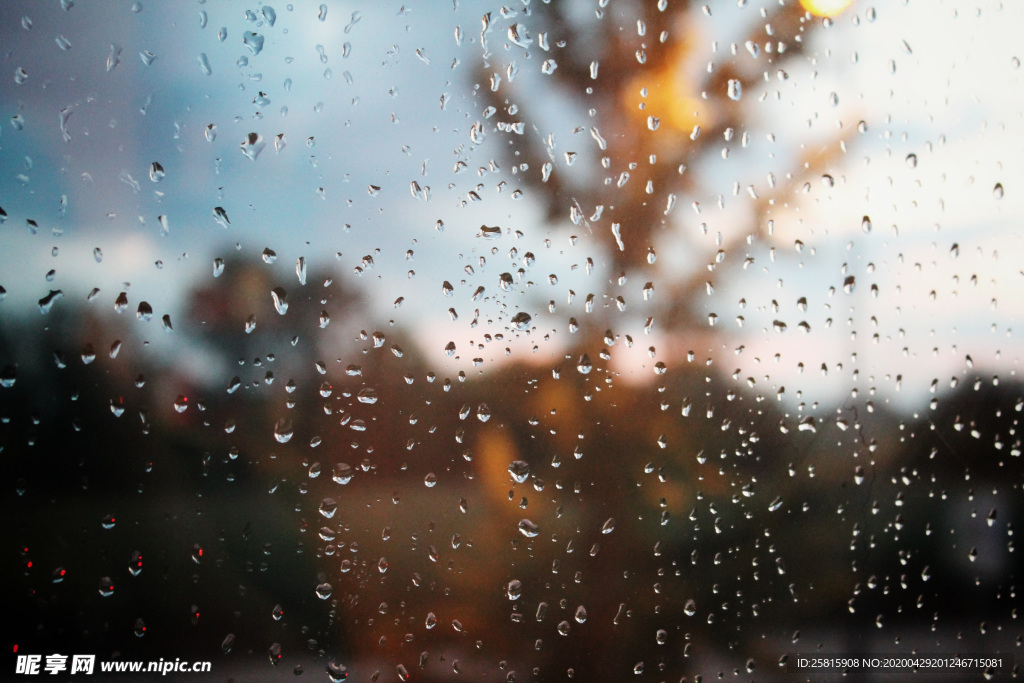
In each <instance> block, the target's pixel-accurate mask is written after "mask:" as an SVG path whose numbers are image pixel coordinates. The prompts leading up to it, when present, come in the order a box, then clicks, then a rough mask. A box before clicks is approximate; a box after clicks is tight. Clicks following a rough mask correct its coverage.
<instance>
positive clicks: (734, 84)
mask: <svg viewBox="0 0 1024 683" xmlns="http://www.w3.org/2000/svg"><path fill="white" fill-rule="evenodd" d="M726 92H727V93H728V95H729V99H730V100H736V101H738V100H739V99H740V98H741V97H743V84H742V83H740V81H739V79H736V78H730V79H729V84H728V86H727V88H726Z"/></svg>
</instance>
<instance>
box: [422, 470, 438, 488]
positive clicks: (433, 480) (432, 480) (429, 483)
mask: <svg viewBox="0 0 1024 683" xmlns="http://www.w3.org/2000/svg"><path fill="white" fill-rule="evenodd" d="M423 484H424V485H425V486H426V487H427V488H428V489H432V488H434V487H435V486H437V475H436V474H434V473H433V472H428V473H427V476H425V477H423Z"/></svg>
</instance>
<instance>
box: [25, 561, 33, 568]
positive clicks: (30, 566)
mask: <svg viewBox="0 0 1024 683" xmlns="http://www.w3.org/2000/svg"><path fill="white" fill-rule="evenodd" d="M26 566H27V567H28V568H29V569H31V568H32V560H29V561H28V564H27V565H26Z"/></svg>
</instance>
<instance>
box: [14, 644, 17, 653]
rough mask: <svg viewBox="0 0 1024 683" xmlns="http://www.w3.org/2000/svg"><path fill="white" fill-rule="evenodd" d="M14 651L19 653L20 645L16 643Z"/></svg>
mask: <svg viewBox="0 0 1024 683" xmlns="http://www.w3.org/2000/svg"><path fill="white" fill-rule="evenodd" d="M14 651H15V652H17V651H18V644H17V643H15V644H14Z"/></svg>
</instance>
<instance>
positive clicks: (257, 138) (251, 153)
mask: <svg viewBox="0 0 1024 683" xmlns="http://www.w3.org/2000/svg"><path fill="white" fill-rule="evenodd" d="M266 146H267V143H266V142H264V140H263V136H262V135H260V134H259V133H249V134H248V135H246V136H245V139H244V140H242V144H241V149H242V154H244V155H245V156H246V157H248V158H249V159H252V160H253V161H256V157H258V156H259V155H260V152H262V151H263V148H264V147H266Z"/></svg>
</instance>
